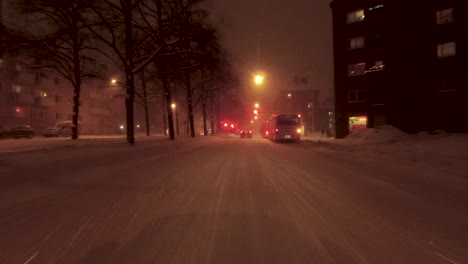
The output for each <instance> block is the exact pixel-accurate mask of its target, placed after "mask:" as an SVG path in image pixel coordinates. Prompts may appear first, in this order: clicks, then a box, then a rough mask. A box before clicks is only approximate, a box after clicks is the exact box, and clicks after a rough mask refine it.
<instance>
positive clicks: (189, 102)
mask: <svg viewBox="0 0 468 264" xmlns="http://www.w3.org/2000/svg"><path fill="white" fill-rule="evenodd" d="M186 81H187V107H188V117H189V122H190V136H191V137H195V122H194V120H193V105H192V92H193V91H192V87H191V83H190V73H187V80H186Z"/></svg>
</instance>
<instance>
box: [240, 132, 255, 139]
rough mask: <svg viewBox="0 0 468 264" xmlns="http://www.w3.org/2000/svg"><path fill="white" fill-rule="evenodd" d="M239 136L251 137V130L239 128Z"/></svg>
mask: <svg viewBox="0 0 468 264" xmlns="http://www.w3.org/2000/svg"><path fill="white" fill-rule="evenodd" d="M240 138H252V130H241V132H240Z"/></svg>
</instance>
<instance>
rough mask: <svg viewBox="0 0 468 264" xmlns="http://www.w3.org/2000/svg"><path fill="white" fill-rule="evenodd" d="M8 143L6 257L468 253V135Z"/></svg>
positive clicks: (418, 259)
mask: <svg viewBox="0 0 468 264" xmlns="http://www.w3.org/2000/svg"><path fill="white" fill-rule="evenodd" d="M136 142H137V143H136V145H135V146H129V145H127V144H125V140H124V139H123V138H122V137H102V138H93V137H90V138H86V137H83V138H82V139H79V140H78V141H76V142H72V141H71V140H70V139H65V138H47V139H45V138H34V139H31V140H27V139H24V140H21V139H18V140H13V139H11V140H10V139H7V140H0V263H2V264H35V263H47V264H48V263H56V264H62V263H65V264H74V263H77V264H78V263H79V264H81V263H86V264H88V263H97V264H114V263H132V264H137V263H138V264H140V263H141V264H147V263H161V264H170V263H177V264H179V263H213V264H223V263H229V264H230V263H232V264H241V263H256V264H257V263H268V264H269V263H281V264H284V263H346V264H353V263H378V264H381V263H397V264H401V263H424V264H430V263H442V264H443V263H447V264H450V263H451V264H453V263H456V264H462V263H465V264H467V263H468V150H467V146H468V136H467V135H447V134H439V135H425V134H419V135H403V134H401V133H399V132H398V131H396V130H392V129H391V128H385V129H383V130H380V131H379V130H366V131H363V132H362V133H356V134H354V135H352V136H350V137H349V138H348V139H344V140H333V139H322V138H321V137H320V136H319V135H316V136H310V137H308V140H304V141H303V142H301V143H298V144H278V143H273V142H270V141H268V140H266V139H263V138H260V137H254V138H253V139H240V138H239V137H237V136H229V135H220V136H210V137H202V136H199V137H197V138H195V139H188V138H184V139H177V140H176V141H175V142H173V141H170V140H167V139H165V138H164V137H162V136H154V137H150V138H145V137H143V136H139V137H138V138H137V141H136Z"/></svg>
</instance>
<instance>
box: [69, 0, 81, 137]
mask: <svg viewBox="0 0 468 264" xmlns="http://www.w3.org/2000/svg"><path fill="white" fill-rule="evenodd" d="M77 12H78V11H77V10H76V6H75V3H74V4H73V11H72V14H73V15H72V32H73V33H72V38H73V40H72V41H73V68H74V69H73V72H74V75H75V76H74V78H75V81H74V83H73V94H74V95H73V117H72V122H73V126H72V136H71V137H72V139H78V125H79V124H78V120H79V113H80V92H81V67H80V66H81V65H80V60H81V58H80V42H79V39H78V30H79V29H78V19H79V18H78V13H77Z"/></svg>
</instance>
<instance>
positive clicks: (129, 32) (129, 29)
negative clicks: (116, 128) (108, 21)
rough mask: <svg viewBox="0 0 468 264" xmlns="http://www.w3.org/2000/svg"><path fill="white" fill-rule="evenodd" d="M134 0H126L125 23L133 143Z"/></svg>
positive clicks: (129, 124)
mask: <svg viewBox="0 0 468 264" xmlns="http://www.w3.org/2000/svg"><path fill="white" fill-rule="evenodd" d="M132 2H133V1H132V0H125V7H126V8H125V9H124V10H123V14H124V21H125V22H124V23H125V60H126V61H127V65H126V69H125V80H126V88H127V98H125V107H126V110H127V141H128V143H130V144H131V145H134V144H135V137H134V124H133V122H134V120H133V103H134V101H135V81H134V78H133V74H132V69H133V66H134V65H133V52H134V47H133V41H134V40H133V25H132V22H133V21H132V8H131V6H132Z"/></svg>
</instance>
